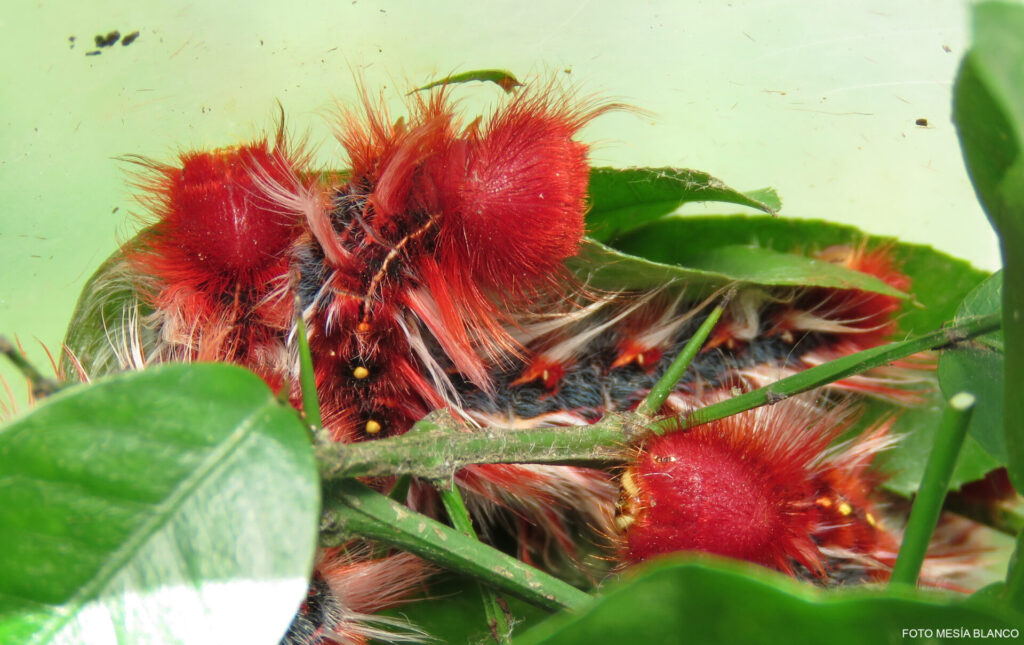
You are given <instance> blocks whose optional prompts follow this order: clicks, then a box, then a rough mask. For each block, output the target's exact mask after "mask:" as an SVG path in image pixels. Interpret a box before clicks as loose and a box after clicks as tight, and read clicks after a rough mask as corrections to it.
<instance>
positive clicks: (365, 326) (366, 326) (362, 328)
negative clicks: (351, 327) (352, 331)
mask: <svg viewBox="0 0 1024 645" xmlns="http://www.w3.org/2000/svg"><path fill="white" fill-rule="evenodd" d="M356 331H358V332H362V333H364V334H365V333H366V332H368V331H370V323H368V322H361V323H359V324H358V325H356Z"/></svg>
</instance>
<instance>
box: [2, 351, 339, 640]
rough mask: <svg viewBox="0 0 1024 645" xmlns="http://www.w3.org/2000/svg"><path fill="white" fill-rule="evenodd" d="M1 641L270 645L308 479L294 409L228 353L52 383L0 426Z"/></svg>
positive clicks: (297, 545) (292, 598) (288, 603)
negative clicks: (49, 393) (206, 360)
mask: <svg viewBox="0 0 1024 645" xmlns="http://www.w3.org/2000/svg"><path fill="white" fill-rule="evenodd" d="M0 472H2V473H3V478H2V480H0V642H4V643H39V644H42V643H68V644H71V643H138V642H154V641H159V642H225V643H227V642H250V643H260V642H265V643H272V642H277V639H279V638H280V636H281V635H283V634H284V632H285V630H286V628H287V627H288V624H289V622H290V621H291V618H292V615H293V614H294V612H295V610H296V608H297V607H298V605H299V602H300V601H301V600H302V598H303V597H304V595H305V591H306V584H307V577H308V575H309V569H310V566H311V563H312V558H313V550H314V548H315V546H316V533H317V523H318V519H319V486H318V483H317V476H316V468H315V465H314V462H313V455H312V449H311V447H310V445H309V441H308V439H307V437H306V433H305V430H304V428H303V426H302V424H301V423H300V422H299V420H298V418H297V416H296V415H295V413H294V411H292V410H290V409H288V408H285V407H282V406H281V405H280V404H279V403H278V402H277V401H276V400H275V399H274V397H273V395H272V393H271V392H270V390H269V389H268V388H267V387H266V386H265V385H264V384H263V383H262V382H261V381H260V380H259V379H258V378H256V377H255V376H254V375H252V374H251V373H248V372H246V371H245V370H242V369H240V368H238V367H233V366H228V365H187V366H183V365H174V366H165V367H160V368H156V369H153V370H147V371H145V372H136V373H129V374H124V375H120V376H116V377H114V378H111V379H109V380H105V381H102V382H98V383H96V384H94V385H91V386H79V387H75V388H71V389H68V390H64V391H63V392H61V393H60V394H58V395H55V396H53V397H51V398H50V399H47V400H46V402H44V403H43V404H42V405H40V406H39V407H38V408H37V409H36V410H35V411H34V412H32V413H31V414H29V415H28V416H25V417H22V418H21V419H19V420H18V421H16V422H14V423H12V424H10V425H8V426H6V427H5V428H3V429H2V430H0Z"/></svg>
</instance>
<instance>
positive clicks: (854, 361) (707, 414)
mask: <svg viewBox="0 0 1024 645" xmlns="http://www.w3.org/2000/svg"><path fill="white" fill-rule="evenodd" d="M1000 325H1001V318H1000V315H999V314H998V313H995V314H990V315H987V316H981V317H978V318H970V319H967V320H964V321H961V322H960V323H958V324H956V325H951V326H949V327H944V328H942V329H937V330H935V331H933V332H930V333H928V334H924V335H922V336H918V337H916V338H911V339H910V340H905V341H901V342H897V343H889V344H888V345H881V346H879V347H872V348H871V349H866V350H864V351H860V352H857V353H856V354H850V355H849V356H844V357H842V358H838V359H836V360H834V361H829V362H828V363H825V364H824V365H818V366H817V367H812V368H810V369H807V370H804V371H802V372H800V373H798V374H794V375H793V376H788V377H786V378H784V379H780V380H778V381H776V382H775V383H772V384H771V385H767V386H765V387H762V388H758V389H756V390H752V391H750V392H747V393H745V394H740V395H739V396H734V397H732V398H731V399H726V400H725V401H720V402H718V403H713V404H711V405H709V406H706V407H703V408H700V409H699V410H695V411H693V412H692V413H690V414H689V415H688V416H687V417H686V419H685V421H686V425H687V426H690V427H692V426H698V425H702V424H704V423H709V422H711V421H716V420H718V419H723V418H725V417H729V416H732V415H734V414H739V413H740V412H746V411H747V410H751V409H753V408H756V407H760V406H762V405H772V404H774V403H778V402H779V401H782V400H785V399H788V398H789V397H791V396H794V395H796V394H800V393H802V392H807V391H809V390H813V389H816V388H819V387H822V386H823V385H828V384H829V383H834V382H836V381H839V380H842V379H844V378H848V377H850V376H854V375H855V374H860V373H861V372H866V371H868V370H870V369H874V368H876V367H880V366H882V365H886V364H888V363H892V362H893V361H896V360H899V359H901V358H906V357H907V356H911V355H913V354H917V353H919V352H924V351H927V350H931V349H941V348H943V347H946V346H948V345H952V344H954V343H958V342H960V341H964V340H967V339H968V338H973V337H975V336H980V335H982V334H987V333H989V332H992V331H996V330H997V329H999V327H1000ZM654 425H655V427H653V428H652V430H654V431H655V432H658V433H664V432H666V431H668V430H672V429H675V428H678V427H679V424H678V422H676V421H675V420H674V419H669V420H667V421H661V422H658V423H656V424H654Z"/></svg>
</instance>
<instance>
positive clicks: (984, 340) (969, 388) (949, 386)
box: [939, 273, 1007, 464]
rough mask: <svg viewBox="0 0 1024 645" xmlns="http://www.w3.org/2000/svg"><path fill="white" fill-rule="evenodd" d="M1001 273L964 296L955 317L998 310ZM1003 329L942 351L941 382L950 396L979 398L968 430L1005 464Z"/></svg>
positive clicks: (966, 316)
mask: <svg viewBox="0 0 1024 645" xmlns="http://www.w3.org/2000/svg"><path fill="white" fill-rule="evenodd" d="M1002 283H1003V276H1002V273H997V274H996V275H994V276H992V277H991V278H989V279H988V280H986V281H985V282H983V283H981V285H979V286H978V287H977V288H976V289H974V290H973V291H971V292H970V293H969V294H968V295H967V297H966V298H965V299H964V302H963V304H962V305H961V306H960V309H959V310H958V311H957V314H956V319H957V320H964V319H966V318H968V317H971V316H981V315H985V314H991V313H997V312H999V310H1000V305H1001V303H1002ZM1004 344H1005V340H1004V333H1003V331H1002V330H1000V331H998V332H995V333H993V334H986V335H985V336H979V337H978V338H976V339H974V340H973V341H971V342H967V343H961V344H960V345H958V346H956V347H955V348H953V349H949V350H946V351H944V352H942V356H941V357H940V358H939V385H940V386H941V387H942V392H943V394H945V395H946V396H947V397H949V396H952V395H953V394H955V393H957V392H970V393H971V394H973V395H974V396H975V397H976V398H977V399H978V404H977V405H976V406H975V408H974V414H973V415H972V418H971V424H970V427H969V428H968V432H970V433H971V436H973V437H974V438H975V439H977V441H978V443H979V444H981V446H982V447H983V448H984V449H985V451H986V452H987V453H988V454H989V455H991V456H992V458H993V459H995V460H996V461H998V462H999V463H1000V464H1005V463H1006V460H1007V454H1006V436H1005V434H1004V433H1003V348H1004Z"/></svg>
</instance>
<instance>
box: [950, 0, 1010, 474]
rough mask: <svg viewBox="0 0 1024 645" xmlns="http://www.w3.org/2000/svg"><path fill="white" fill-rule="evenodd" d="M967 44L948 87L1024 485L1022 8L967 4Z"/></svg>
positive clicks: (1007, 431) (1006, 409) (1006, 430)
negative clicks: (977, 208) (978, 227)
mask: <svg viewBox="0 0 1024 645" xmlns="http://www.w3.org/2000/svg"><path fill="white" fill-rule="evenodd" d="M972 14H973V18H974V34H973V36H974V37H973V43H972V45H971V49H970V51H969V52H968V54H967V56H966V57H965V58H964V61H963V63H962V64H961V66H960V71H959V74H958V75H957V80H956V85H955V87H954V90H953V98H954V102H953V117H954V120H955V121H956V125H957V130H958V132H959V134H960V142H961V145H962V147H963V152H964V158H965V160H966V162H967V169H968V171H969V172H970V175H971V181H972V182H973V183H974V188H975V191H976V192H977V193H978V198H979V199H980V200H981V203H982V205H983V206H984V208H985V213H986V214H987V215H988V218H989V220H990V221H991V222H992V225H993V226H994V227H995V229H996V232H998V233H999V238H1000V245H1001V247H1002V251H1003V267H1004V278H1003V279H1004V282H1005V285H1006V288H1005V289H1004V290H1003V304H1002V308H1003V315H1004V316H1005V320H1006V324H1005V325H1004V332H1005V341H1006V348H1005V357H1006V360H1005V363H1004V386H1003V387H1004V388H1005V393H1004V408H1003V415H1004V416H1003V419H1004V428H1003V432H1004V441H1005V444H1006V451H1007V458H1008V464H1007V466H1008V470H1009V472H1010V478H1011V480H1012V481H1013V482H1014V485H1015V486H1016V487H1017V489H1018V490H1024V397H1021V396H1019V392H1018V391H1017V390H1018V388H1019V386H1020V383H1022V382H1024V324H1021V321H1022V320H1024V247H1022V245H1024V158H1022V154H1021V153H1022V151H1024V6H1021V5H1019V4H1009V3H999V2H986V3H981V4H978V5H976V6H974V7H973V10H972Z"/></svg>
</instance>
